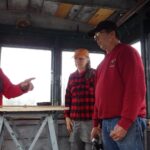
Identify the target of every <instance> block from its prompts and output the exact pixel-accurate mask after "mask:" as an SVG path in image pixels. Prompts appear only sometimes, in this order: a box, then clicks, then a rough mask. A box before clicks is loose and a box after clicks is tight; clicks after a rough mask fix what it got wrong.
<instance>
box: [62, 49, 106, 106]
mask: <svg viewBox="0 0 150 150" xmlns="http://www.w3.org/2000/svg"><path fill="white" fill-rule="evenodd" d="M73 54H74V52H67V51H63V52H62V78H61V79H62V80H61V81H62V82H61V104H62V105H64V102H65V92H66V86H67V83H68V78H69V75H70V73H72V72H74V71H75V70H76V66H75V63H74V59H73ZM103 58H104V54H97V53H90V60H91V67H92V68H95V69H96V68H97V66H98V64H99V63H100V62H101V61H102V59H103Z"/></svg>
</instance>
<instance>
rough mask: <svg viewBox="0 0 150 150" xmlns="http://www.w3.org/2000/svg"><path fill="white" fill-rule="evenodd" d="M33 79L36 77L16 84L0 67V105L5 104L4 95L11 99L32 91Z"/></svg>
mask: <svg viewBox="0 0 150 150" xmlns="http://www.w3.org/2000/svg"><path fill="white" fill-rule="evenodd" d="M33 79H34V78H30V79H27V80H25V81H23V82H21V83H19V84H17V85H14V84H12V83H11V81H10V80H9V79H8V77H7V76H6V75H5V74H4V73H3V71H2V69H1V68H0V106H1V105H3V101H2V98H3V95H4V96H5V97H7V98H8V99H10V98H14V97H17V96H20V95H22V94H24V93H27V92H28V91H32V90H33V84H32V83H31V81H32V80H33Z"/></svg>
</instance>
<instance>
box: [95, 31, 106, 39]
mask: <svg viewBox="0 0 150 150" xmlns="http://www.w3.org/2000/svg"><path fill="white" fill-rule="evenodd" d="M103 33H106V31H100V32H97V33H95V35H94V40H95V41H97V39H98V37H99V36H100V35H102V34H103Z"/></svg>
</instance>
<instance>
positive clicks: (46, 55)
mask: <svg viewBox="0 0 150 150" xmlns="http://www.w3.org/2000/svg"><path fill="white" fill-rule="evenodd" d="M1 68H2V69H3V71H4V73H5V74H6V75H7V76H8V78H9V79H10V80H11V82H12V83H14V84H18V83H20V82H22V81H23V80H25V79H27V78H30V77H35V78H36V79H35V80H33V84H34V90H33V91H31V92H28V93H27V94H24V95H22V96H19V97H16V98H13V99H11V100H7V99H6V98H3V103H4V105H36V103H37V102H43V101H44V102H45V101H48V102H49V101H50V84H51V51H49V50H39V49H38V50H36V49H23V48H8V47H2V53H1Z"/></svg>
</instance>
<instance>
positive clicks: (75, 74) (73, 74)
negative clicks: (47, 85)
mask: <svg viewBox="0 0 150 150" xmlns="http://www.w3.org/2000/svg"><path fill="white" fill-rule="evenodd" d="M76 76H77V70H76V71H74V72H72V73H71V74H70V76H69V78H73V77H76Z"/></svg>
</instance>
